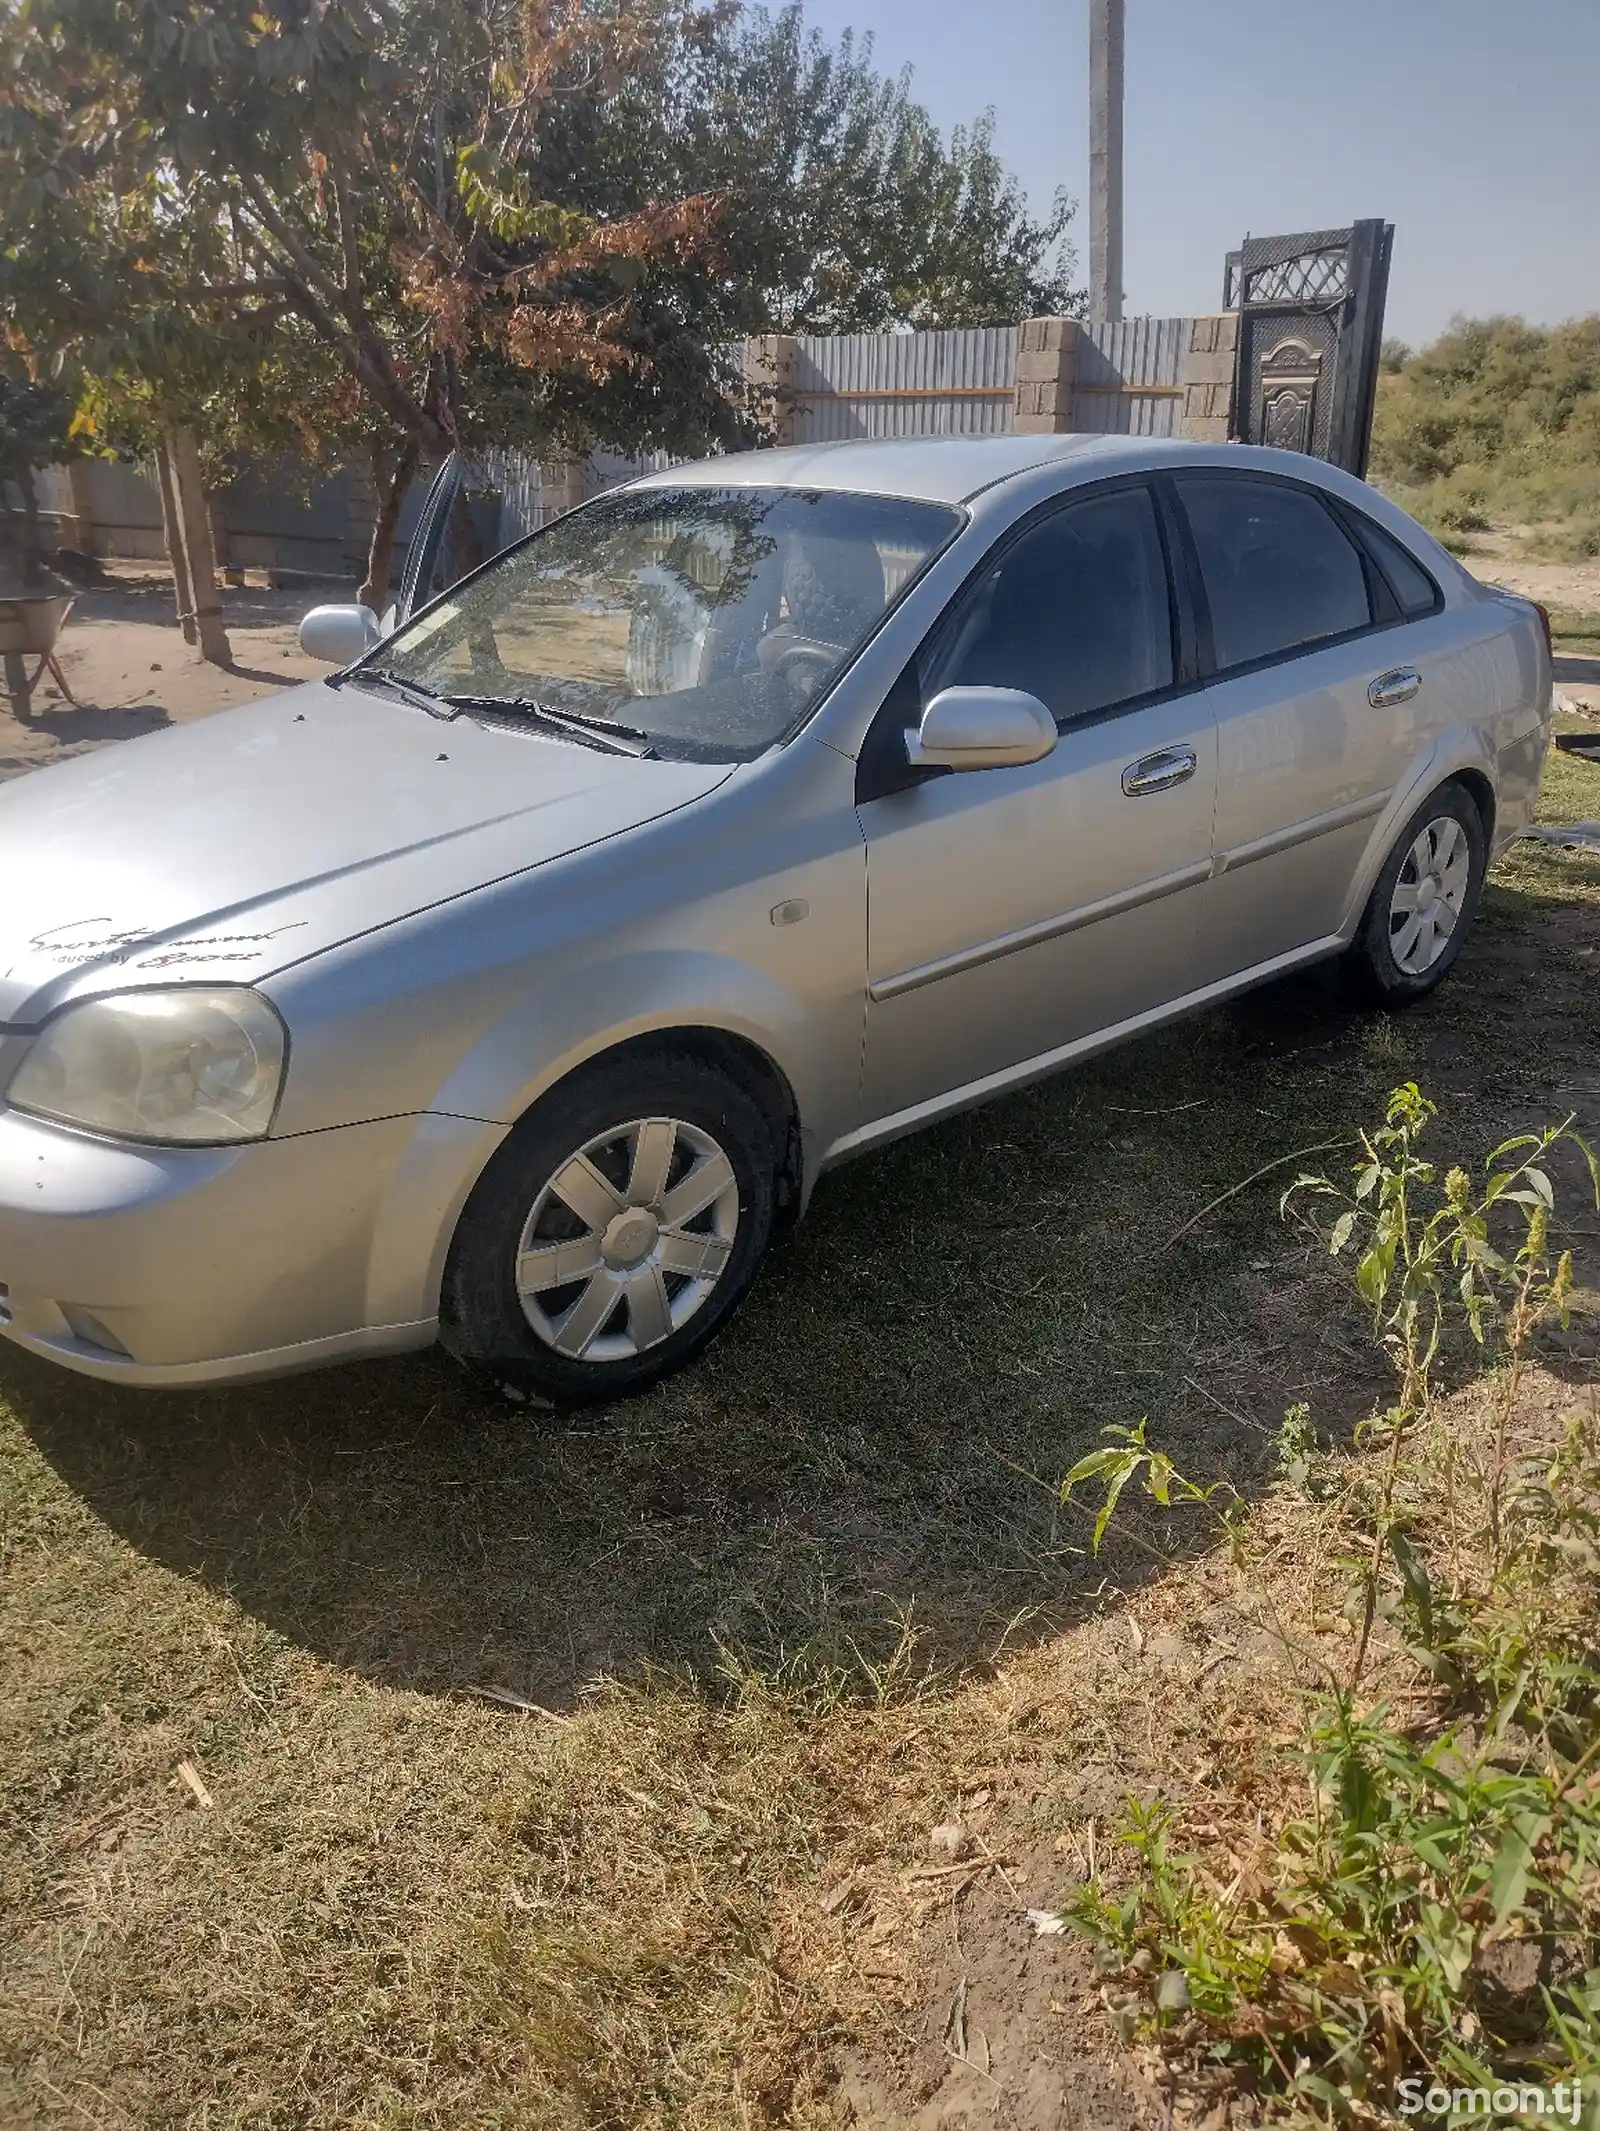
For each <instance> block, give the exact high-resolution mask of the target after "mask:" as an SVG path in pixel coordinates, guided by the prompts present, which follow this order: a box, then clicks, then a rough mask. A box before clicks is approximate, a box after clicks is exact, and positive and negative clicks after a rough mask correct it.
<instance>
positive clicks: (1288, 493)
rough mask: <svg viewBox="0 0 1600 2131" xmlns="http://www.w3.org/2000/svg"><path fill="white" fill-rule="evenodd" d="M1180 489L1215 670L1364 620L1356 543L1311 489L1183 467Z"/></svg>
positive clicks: (1363, 580) (1368, 610)
mask: <svg viewBox="0 0 1600 2131" xmlns="http://www.w3.org/2000/svg"><path fill="white" fill-rule="evenodd" d="M1178 491H1179V493H1180V495H1181V496H1182V498H1183V507H1184V510H1185V512H1186V513H1187V515H1188V519H1189V525H1190V529H1191V530H1192V532H1193V534H1194V544H1195V548H1196V551H1197V553H1198V555H1199V558H1200V575H1201V577H1202V579H1203V580H1204V583H1205V589H1206V600H1207V603H1208V604H1209V606H1210V609H1211V640H1212V648H1213V650H1214V652H1215V654H1216V662H1217V671H1218V672H1219V673H1226V672H1227V671H1228V670H1229V669H1230V668H1231V667H1234V666H1248V665H1249V664H1250V663H1251V662H1252V661H1253V660H1255V659H1265V658H1273V657H1275V656H1280V655H1282V654H1284V653H1287V652H1291V651H1295V650H1299V649H1301V648H1303V647H1304V646H1306V645H1308V644H1315V643H1320V642H1321V641H1322V640H1323V639H1324V638H1326V637H1330V636H1342V635H1344V634H1345V632H1346V631H1347V630H1351V629H1364V628H1366V627H1367V626H1368V624H1369V623H1370V622H1371V620H1372V605H1371V601H1370V599H1369V597H1368V593H1367V575H1366V571H1365V569H1364V568H1363V567H1362V562H1361V556H1360V554H1359V553H1358V552H1357V549H1356V545H1355V543H1354V541H1353V540H1351V539H1350V537H1349V535H1348V534H1347V533H1346V532H1345V531H1344V529H1343V527H1342V526H1340V524H1339V522H1338V521H1337V519H1336V518H1335V517H1334V515H1333V513H1332V512H1331V511H1330V510H1329V509H1328V508H1327V507H1326V505H1325V504H1322V503H1319V502H1318V501H1317V498H1316V497H1315V496H1313V495H1312V494H1311V493H1310V492H1309V491H1308V490H1306V489H1303V488H1291V487H1290V486H1289V485H1288V483H1287V482H1282V481H1270V480H1261V479H1260V478H1258V477H1257V476H1255V475H1253V474H1247V475H1245V476H1243V477H1239V476H1234V475H1227V476H1220V475H1219V476H1216V477H1210V476H1207V475H1204V474H1190V475H1185V476H1183V477H1182V478H1181V479H1180V480H1179V482H1178Z"/></svg>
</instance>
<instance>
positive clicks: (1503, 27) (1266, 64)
mask: <svg viewBox="0 0 1600 2131" xmlns="http://www.w3.org/2000/svg"><path fill="white" fill-rule="evenodd" d="M806 12H807V15H808V17H809V19H810V20H811V21H812V22H813V23H815V24H816V26H817V27H818V28H819V29H821V30H823V31H824V32H826V33H828V34H829V35H830V36H832V35H837V33H838V32H839V31H840V30H842V29H845V28H846V27H851V26H853V27H854V28H856V29H857V30H870V31H871V32H873V34H874V37H875V40H876V56H877V60H878V64H879V65H880V66H881V67H883V68H884V69H885V70H887V71H895V70H898V68H899V67H901V66H902V65H904V64H905V63H906V62H908V61H909V62H910V64H911V65H912V67H913V69H914V75H913V85H914V87H915V90H916V93H917V95H918V96H919V97H920V99H921V101H922V102H923V103H925V104H926V105H927V106H928V108H929V110H930V111H931V112H932V113H933V115H934V117H935V118H936V119H937V120H938V121H939V122H940V124H941V125H943V126H946V127H948V126H950V125H952V124H954V123H956V122H958V121H961V120H964V119H969V118H971V117H973V116H974V115H975V114H976V113H977V112H978V111H980V110H982V108H983V107H984V106H985V105H986V104H992V105H993V106H994V108H995V114H996V120H997V135H998V144H999V147H1000V150H1001V153H1002V154H1003V155H1004V157H1005V159H1006V161H1007V162H1008V163H1009V165H1010V166H1011V168H1012V169H1013V170H1015V171H1016V173H1017V175H1018V176H1019V177H1020V178H1021V179H1022V181H1023V183H1024V184H1025V185H1026V186H1027V188H1028V191H1029V192H1030V194H1032V195H1033V197H1034V198H1035V199H1036V200H1037V201H1039V202H1044V201H1047V200H1048V199H1049V197H1050V195H1051V193H1052V192H1053V191H1054V189H1055V187H1056V186H1057V185H1058V184H1064V185H1065V186H1066V187H1067V189H1068V191H1069V192H1070V193H1072V195H1073V196H1074V198H1076V199H1077V200H1079V201H1080V202H1082V201H1083V200H1084V199H1085V196H1086V190H1087V183H1088V121H1087V96H1088V28H1087V17H1086V5H1085V0H806ZM1127 15H1128V53H1127V67H1128V91H1127V106H1126V125H1127V275H1126V279H1127V296H1128V308H1129V310H1130V311H1132V312H1140V311H1148V312H1153V313H1156V314H1158V315H1159V314H1169V315H1171V314H1179V315H1181V314H1184V313H1188V312H1192V311H1202V310H1211V309H1215V308H1216V307H1217V305H1218V304H1219V303H1220V300H1221V297H1220V291H1221V286H1222V261H1223V254H1224V253H1225V252H1226V251H1227V250H1228V249H1229V248H1230V247H1231V246H1233V245H1235V244H1237V243H1238V241H1239V239H1240V238H1241V237H1242V236H1244V234H1245V233H1246V232H1247V231H1253V232H1255V233H1256V234H1257V235H1261V236H1266V235H1271V234H1273V233H1275V232H1277V231H1281V230H1294V229H1319V228H1331V227H1334V226H1337V225H1340V224H1343V223H1346V222H1349V221H1351V220H1353V219H1354V218H1356V217H1357V216H1361V215H1383V216H1385V217H1387V219H1388V220H1389V221H1391V222H1393V223H1394V224H1395V230H1396V234H1395V252H1394V266H1393V273H1392V277H1391V281H1390V289H1389V311H1388V330H1389V331H1390V332H1392V333H1397V334H1399V335H1401V336H1402V337H1403V338H1405V339H1407V340H1411V341H1417V340H1422V339H1426V338H1428V337H1430V336H1431V335H1433V334H1434V333H1437V332H1438V331H1440V330H1441V329H1442V327H1443V326H1444V325H1445V324H1446V323H1447V321H1448V320H1449V318H1450V316H1451V314H1452V312H1455V311H1464V312H1467V313H1468V314H1473V313H1484V312H1489V311H1520V312H1522V313H1523V314H1524V315H1525V316H1526V317H1528V318H1530V319H1533V320H1535V321H1537V322H1540V323H1550V322H1553V321H1555V320H1557V319H1560V318H1567V317H1572V316H1575V315H1577V314H1579V313H1583V312H1587V311H1596V310H1600V0H1127ZM1076 235H1077V244H1078V251H1079V256H1080V261H1082V262H1083V264H1084V266H1085V268H1086V265H1087V257H1088V227H1087V221H1086V218H1085V212H1084V210H1083V209H1082V207H1080V211H1079V216H1078V221H1077V224H1076ZM1085 278H1087V274H1086V272H1085Z"/></svg>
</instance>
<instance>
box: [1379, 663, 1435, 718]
mask: <svg viewBox="0 0 1600 2131" xmlns="http://www.w3.org/2000/svg"><path fill="white" fill-rule="evenodd" d="M1421 686H1422V676H1421V674H1420V673H1418V671H1417V669H1416V667H1415V666H1396V667H1394V668H1393V669H1392V670H1391V671H1390V672H1388V673H1380V674H1379V676H1378V678H1377V679H1376V680H1375V681H1373V682H1371V683H1369V684H1368V688H1367V701H1368V702H1369V703H1370V704H1371V705H1372V707H1373V709H1374V710H1388V709H1389V707H1390V706H1391V705H1392V704H1395V703H1409V702H1410V701H1411V698H1412V697H1413V696H1414V695H1415V694H1416V692H1417V690H1418V689H1419V688H1420V687H1421Z"/></svg>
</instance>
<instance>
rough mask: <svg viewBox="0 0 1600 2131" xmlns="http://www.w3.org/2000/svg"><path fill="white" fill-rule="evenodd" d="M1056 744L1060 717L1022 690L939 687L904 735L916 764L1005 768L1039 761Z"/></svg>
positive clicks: (954, 767)
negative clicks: (919, 720)
mask: <svg viewBox="0 0 1600 2131" xmlns="http://www.w3.org/2000/svg"><path fill="white" fill-rule="evenodd" d="M1055 744H1056V721H1055V719H1054V718H1052V717H1051V715H1050V713H1049V711H1047V710H1046V709H1045V707H1044V705H1043V704H1042V703H1041V702H1040V701H1039V698H1038V697H1037V696H1030V695H1028V694H1026V693H1025V692H1024V691H1023V690H1022V689H1020V688H941V689H940V691H939V693H938V694H937V695H936V696H935V697H934V699H933V701H932V702H931V703H930V704H929V705H928V707H927V709H926V710H925V711H924V712H923V713H922V723H921V724H920V725H919V726H918V728H917V730H916V731H915V732H907V734H906V755H907V758H908V759H909V761H910V762H911V764H912V766H913V767H914V768H918V769H920V768H922V767H923V766H924V765H928V766H931V767H937V768H941V769H951V770H992V769H1004V768H1005V767H1007V766H1008V765H1012V766H1014V765H1016V764H1018V763H1023V762H1041V761H1043V759H1044V757H1045V756H1046V755H1048V754H1049V752H1050V750H1051V749H1052V748H1053V747H1054V746H1055Z"/></svg>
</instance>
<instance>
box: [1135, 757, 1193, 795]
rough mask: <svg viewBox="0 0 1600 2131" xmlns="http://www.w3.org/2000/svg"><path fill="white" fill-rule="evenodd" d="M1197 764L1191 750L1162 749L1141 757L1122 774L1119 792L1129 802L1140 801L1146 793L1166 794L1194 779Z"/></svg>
mask: <svg viewBox="0 0 1600 2131" xmlns="http://www.w3.org/2000/svg"><path fill="white" fill-rule="evenodd" d="M1197 760H1198V758H1197V757H1196V755H1195V751H1194V749H1193V748H1192V747H1163V748H1161V749H1160V750H1159V751H1158V752H1157V753H1156V754H1153V755H1141V756H1140V757H1139V759H1138V761H1137V762H1130V763H1129V764H1128V766H1127V768H1126V769H1125V770H1124V771H1123V773H1122V789H1123V791H1124V792H1126V794H1127V795H1128V797H1129V798H1130V799H1142V798H1143V797H1144V795H1145V794H1146V793H1147V792H1170V791H1171V789H1172V787H1173V786H1174V785H1175V784H1184V783H1186V782H1187V781H1188V779H1189V778H1191V777H1192V776H1193V775H1194V773H1195V768H1196V765H1197Z"/></svg>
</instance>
